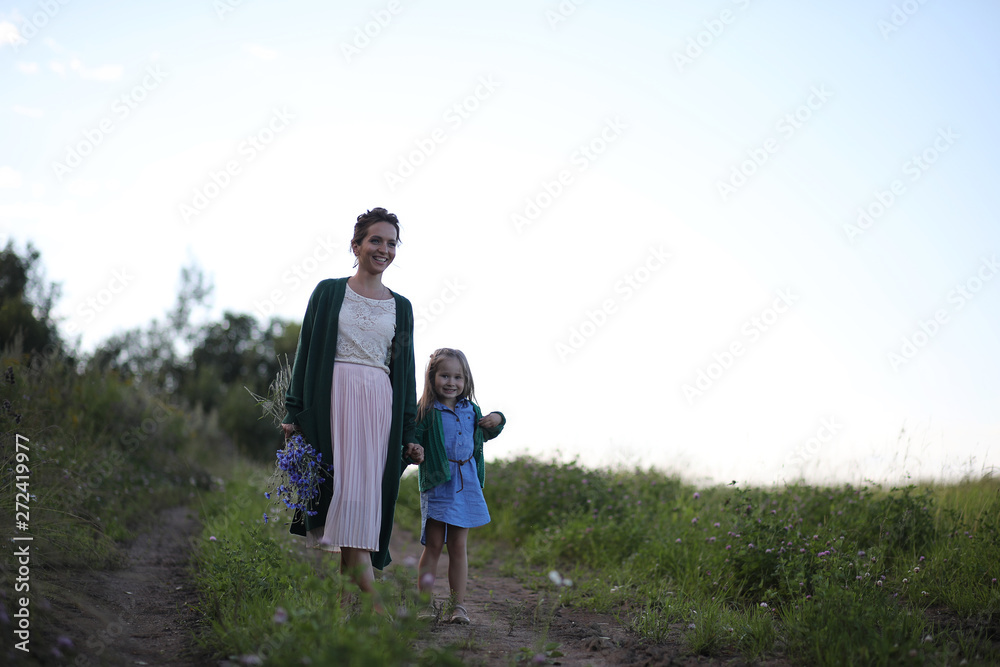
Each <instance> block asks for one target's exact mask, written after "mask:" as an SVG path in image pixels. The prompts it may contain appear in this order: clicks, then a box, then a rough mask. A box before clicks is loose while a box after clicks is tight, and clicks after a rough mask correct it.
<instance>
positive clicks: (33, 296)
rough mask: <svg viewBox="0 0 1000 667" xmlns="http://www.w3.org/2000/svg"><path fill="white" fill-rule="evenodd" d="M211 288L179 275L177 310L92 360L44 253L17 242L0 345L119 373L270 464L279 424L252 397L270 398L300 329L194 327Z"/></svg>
mask: <svg viewBox="0 0 1000 667" xmlns="http://www.w3.org/2000/svg"><path fill="white" fill-rule="evenodd" d="M212 289H213V287H212V285H211V284H210V283H209V282H208V281H207V280H206V278H205V275H204V272H203V271H202V270H201V269H200V268H198V267H197V266H193V265H192V266H187V267H184V268H182V269H181V271H180V287H179V289H178V293H177V299H176V301H175V303H174V305H173V307H172V308H171V309H170V310H169V311H168V312H167V313H165V314H164V316H163V317H162V318H157V319H154V320H152V321H151V322H149V323H148V324H146V325H143V326H139V327H134V328H132V329H127V330H124V331H121V332H118V333H115V334H114V335H112V336H111V337H109V338H107V339H106V340H104V341H102V342H101V343H99V344H98V345H97V346H96V348H95V349H94V350H93V351H92V352H88V353H84V352H82V351H80V350H79V349H77V345H78V343H76V342H74V341H70V340H68V339H67V337H66V336H65V335H64V333H63V331H62V330H61V329H60V322H58V321H57V319H56V318H55V316H54V315H53V312H52V311H53V307H54V305H55V304H56V302H57V301H58V299H59V297H60V296H61V286H60V285H58V284H55V283H51V282H49V281H47V280H46V278H45V273H44V270H43V266H42V262H41V253H40V252H39V251H38V250H37V249H36V248H35V247H34V246H33V245H32V244H31V243H30V242H28V243H27V245H26V247H25V249H24V250H20V251H19V250H18V249H17V248H16V247H15V245H14V242H13V241H12V240H9V241H8V242H7V245H6V247H5V248H4V249H3V250H2V251H0V347H2V349H3V350H4V352H5V353H6V354H7V355H10V354H14V355H21V356H22V358H23V359H24V361H25V364H26V365H28V364H30V362H31V360H32V358H37V357H41V356H43V355H44V356H49V357H51V356H53V355H55V356H59V357H61V358H63V359H65V360H67V361H68V362H69V363H70V364H71V365H72V367H73V368H74V369H75V372H76V373H78V374H80V375H88V376H91V377H104V376H106V375H107V374H115V375H117V376H118V377H120V378H122V379H124V380H126V381H128V382H131V383H134V384H136V385H140V384H141V385H142V387H143V389H144V390H146V391H150V392H153V393H154V394H157V395H159V396H160V397H161V398H162V399H163V400H164V401H166V402H168V403H170V404H171V405H174V406H176V407H178V408H180V409H182V410H184V411H186V412H191V413H197V412H201V413H203V414H204V415H205V416H207V417H208V418H209V419H210V420H212V421H215V422H216V423H217V424H218V426H219V428H220V430H221V431H222V432H223V433H224V434H225V437H228V438H229V439H231V441H232V445H234V446H235V447H236V448H237V449H238V450H239V451H241V452H243V453H245V454H247V455H249V456H252V457H254V458H258V459H270V458H272V457H273V456H274V451H275V450H276V449H277V447H278V446H279V445H280V438H279V435H278V431H277V430H276V429H275V427H274V425H273V424H272V423H271V422H270V421H268V420H264V419H260V415H261V411H260V409H259V408H258V407H257V406H256V405H255V403H254V400H253V398H251V396H250V394H249V392H248V391H247V389H249V390H250V391H253V392H254V393H256V394H261V395H263V394H266V393H267V389H268V386H269V385H270V383H271V381H272V380H273V379H274V376H275V374H276V373H277V371H278V369H279V359H281V360H282V362H283V361H284V360H285V359H286V358H287V359H292V358H294V355H295V346H296V343H297V341H298V335H299V328H300V325H299V324H298V323H296V322H292V321H287V320H282V319H280V318H271V319H270V320H268V321H267V322H264V323H262V322H259V321H258V320H257V318H255V317H254V316H253V315H250V314H248V313H239V312H233V311H229V310H227V311H225V312H223V313H222V316H221V317H220V318H219V319H218V320H216V321H211V320H210V321H207V322H202V323H198V324H195V323H193V322H192V317H193V315H194V314H195V313H196V312H198V311H199V310H207V305H206V304H207V301H208V299H209V297H210V296H211V293H212Z"/></svg>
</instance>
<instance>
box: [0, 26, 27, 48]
mask: <svg viewBox="0 0 1000 667" xmlns="http://www.w3.org/2000/svg"><path fill="white" fill-rule="evenodd" d="M25 41H26V40H25V39H24V37H21V31H20V30H18V29H17V26H16V25H14V24H13V23H11V22H10V21H0V46H3V45H5V44H10V45H11V46H13V45H15V44H21V43H23V42H25Z"/></svg>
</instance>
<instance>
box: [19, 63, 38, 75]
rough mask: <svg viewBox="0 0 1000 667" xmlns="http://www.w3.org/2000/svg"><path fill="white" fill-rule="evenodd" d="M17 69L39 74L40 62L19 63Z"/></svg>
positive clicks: (24, 72) (25, 72)
mask: <svg viewBox="0 0 1000 667" xmlns="http://www.w3.org/2000/svg"><path fill="white" fill-rule="evenodd" d="M17 69H19V70H21V74H37V73H38V63H24V62H19V63H17Z"/></svg>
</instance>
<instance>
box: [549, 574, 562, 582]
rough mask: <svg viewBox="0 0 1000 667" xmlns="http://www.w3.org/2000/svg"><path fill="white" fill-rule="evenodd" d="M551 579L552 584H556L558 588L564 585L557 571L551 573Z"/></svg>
mask: <svg viewBox="0 0 1000 667" xmlns="http://www.w3.org/2000/svg"><path fill="white" fill-rule="evenodd" d="M549 579H551V580H552V583H553V584H555V585H556V586H558V585H559V584H561V583H562V575H560V574H559V573H558V572H556V571H555V570H552V571H551V572H549Z"/></svg>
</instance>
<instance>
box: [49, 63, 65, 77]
mask: <svg viewBox="0 0 1000 667" xmlns="http://www.w3.org/2000/svg"><path fill="white" fill-rule="evenodd" d="M49 67H50V68H51V69H52V71H53V72H55V73H56V74H58V75H59V76H66V65H64V64H62V63H61V62H59V61H57V60H53V61H52V62H50V63H49Z"/></svg>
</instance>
